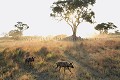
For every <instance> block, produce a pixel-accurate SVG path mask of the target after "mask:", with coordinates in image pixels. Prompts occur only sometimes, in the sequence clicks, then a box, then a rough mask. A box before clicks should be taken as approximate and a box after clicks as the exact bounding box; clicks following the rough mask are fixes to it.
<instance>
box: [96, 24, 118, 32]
mask: <svg viewBox="0 0 120 80" xmlns="http://www.w3.org/2000/svg"><path fill="white" fill-rule="evenodd" d="M115 28H117V26H115V25H114V24H113V23H112V22H108V23H101V24H97V26H95V29H96V30H98V31H99V32H100V34H108V30H110V29H115Z"/></svg>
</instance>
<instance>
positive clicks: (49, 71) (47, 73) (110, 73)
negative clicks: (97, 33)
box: [0, 38, 120, 80]
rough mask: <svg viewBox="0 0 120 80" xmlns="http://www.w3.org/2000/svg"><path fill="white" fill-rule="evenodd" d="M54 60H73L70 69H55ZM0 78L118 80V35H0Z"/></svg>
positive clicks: (119, 78) (8, 79)
mask: <svg viewBox="0 0 120 80" xmlns="http://www.w3.org/2000/svg"><path fill="white" fill-rule="evenodd" d="M31 56H34V57H35V61H34V62H32V64H31V65H28V64H25V59H26V58H27V57H31ZM57 61H68V62H73V65H74V68H72V69H71V71H72V73H71V72H69V70H66V71H65V73H64V70H63V69H61V71H58V69H55V67H56V62H57ZM0 80H120V38H104V39H102V38H100V39H85V40H84V39H82V40H79V41H76V42H72V41H62V40H59V41H58V40H50V41H39V40H37V39H33V40H29V39H28V40H14V39H0Z"/></svg>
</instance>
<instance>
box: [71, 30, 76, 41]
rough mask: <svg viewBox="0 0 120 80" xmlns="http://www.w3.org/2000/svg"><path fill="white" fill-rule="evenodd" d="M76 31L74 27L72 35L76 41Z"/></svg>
mask: <svg viewBox="0 0 120 80" xmlns="http://www.w3.org/2000/svg"><path fill="white" fill-rule="evenodd" d="M76 32H77V28H74V29H73V35H72V37H73V41H76V40H77V37H76Z"/></svg>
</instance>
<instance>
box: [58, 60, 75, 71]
mask: <svg viewBox="0 0 120 80" xmlns="http://www.w3.org/2000/svg"><path fill="white" fill-rule="evenodd" d="M56 65H57V67H56V69H57V68H59V71H60V69H61V68H62V67H63V68H64V72H65V69H66V68H67V69H68V70H69V71H70V72H71V70H70V68H74V66H73V64H72V63H69V62H67V61H59V62H57V63H56Z"/></svg>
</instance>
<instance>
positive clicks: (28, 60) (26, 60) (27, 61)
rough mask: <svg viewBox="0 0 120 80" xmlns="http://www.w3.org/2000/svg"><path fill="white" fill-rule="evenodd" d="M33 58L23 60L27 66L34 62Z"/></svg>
mask: <svg viewBox="0 0 120 80" xmlns="http://www.w3.org/2000/svg"><path fill="white" fill-rule="evenodd" d="M34 58H35V57H29V58H26V59H25V63H27V64H31V62H34V61H35V59H34Z"/></svg>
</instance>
